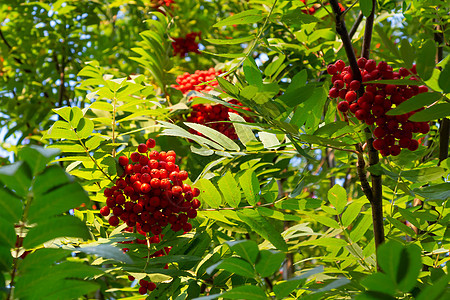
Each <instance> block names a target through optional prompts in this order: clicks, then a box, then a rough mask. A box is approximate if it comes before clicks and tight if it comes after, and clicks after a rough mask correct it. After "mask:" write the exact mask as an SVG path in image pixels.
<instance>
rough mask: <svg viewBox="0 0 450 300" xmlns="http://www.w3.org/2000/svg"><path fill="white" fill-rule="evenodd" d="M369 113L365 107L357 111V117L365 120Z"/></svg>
mask: <svg viewBox="0 0 450 300" xmlns="http://www.w3.org/2000/svg"><path fill="white" fill-rule="evenodd" d="M367 115H368V114H367V112H366V111H365V110H363V109H358V110H357V111H356V112H355V117H356V118H357V119H358V120H360V121H363V120H364V119H365V118H366V117H367Z"/></svg>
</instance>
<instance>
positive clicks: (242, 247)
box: [226, 240, 259, 264]
mask: <svg viewBox="0 0 450 300" xmlns="http://www.w3.org/2000/svg"><path fill="white" fill-rule="evenodd" d="M226 243H227V245H228V246H229V247H230V249H231V250H232V251H233V252H235V253H236V254H237V255H239V256H240V257H242V258H243V259H245V260H246V261H248V262H249V263H251V264H254V263H255V261H256V258H257V257H258V253H259V249H258V245H257V244H256V242H254V241H252V240H241V241H230V242H226Z"/></svg>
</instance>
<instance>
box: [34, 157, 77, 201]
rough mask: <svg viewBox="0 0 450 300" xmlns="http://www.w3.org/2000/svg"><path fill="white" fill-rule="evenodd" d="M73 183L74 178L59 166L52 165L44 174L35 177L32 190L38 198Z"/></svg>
mask: <svg viewBox="0 0 450 300" xmlns="http://www.w3.org/2000/svg"><path fill="white" fill-rule="evenodd" d="M71 181H72V178H70V177H69V174H67V173H66V172H64V170H63V169H62V168H61V167H60V166H59V165H56V164H55V165H50V166H48V167H47V168H46V169H45V171H44V172H42V173H41V174H39V175H38V176H36V177H35V179H34V184H33V187H32V190H33V193H34V196H35V197H37V196H38V195H42V194H44V193H46V192H48V191H50V190H51V189H54V188H56V187H58V186H61V185H63V184H67V183H69V182H71Z"/></svg>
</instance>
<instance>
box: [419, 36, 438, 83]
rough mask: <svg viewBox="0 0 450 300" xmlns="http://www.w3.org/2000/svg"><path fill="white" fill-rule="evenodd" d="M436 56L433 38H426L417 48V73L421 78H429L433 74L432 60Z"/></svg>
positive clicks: (433, 63) (434, 64)
mask: <svg viewBox="0 0 450 300" xmlns="http://www.w3.org/2000/svg"><path fill="white" fill-rule="evenodd" d="M435 57H436V44H435V42H434V40H432V39H427V40H425V43H424V44H423V45H422V47H421V48H419V51H418V53H417V73H418V74H419V76H420V77H421V78H422V80H428V79H430V77H431V75H432V74H433V69H434V68H435V67H436V63H435V61H434V59H435Z"/></svg>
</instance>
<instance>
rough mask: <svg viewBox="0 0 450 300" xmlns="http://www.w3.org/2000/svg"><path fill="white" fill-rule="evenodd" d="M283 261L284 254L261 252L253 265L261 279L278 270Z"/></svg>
mask: <svg viewBox="0 0 450 300" xmlns="http://www.w3.org/2000/svg"><path fill="white" fill-rule="evenodd" d="M285 259H286V254H284V253H283V252H278V251H271V250H261V252H260V253H259V256H258V260H257V261H256V265H255V268H256V272H258V274H259V275H260V276H261V277H269V276H271V275H272V274H274V273H275V272H277V271H278V270H279V269H280V267H281V264H282V263H283V261H284V260H285Z"/></svg>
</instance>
